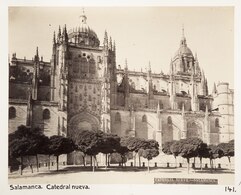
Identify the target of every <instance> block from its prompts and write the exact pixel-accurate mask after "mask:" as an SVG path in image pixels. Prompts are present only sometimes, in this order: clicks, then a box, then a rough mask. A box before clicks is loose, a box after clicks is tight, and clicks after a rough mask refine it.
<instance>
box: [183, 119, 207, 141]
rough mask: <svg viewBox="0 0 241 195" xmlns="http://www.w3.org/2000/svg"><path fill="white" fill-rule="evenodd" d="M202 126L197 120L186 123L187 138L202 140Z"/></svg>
mask: <svg viewBox="0 0 241 195" xmlns="http://www.w3.org/2000/svg"><path fill="white" fill-rule="evenodd" d="M202 129H203V125H202V124H201V123H200V122H199V121H197V120H190V121H188V122H187V138H190V137H198V138H200V139H203V133H202Z"/></svg>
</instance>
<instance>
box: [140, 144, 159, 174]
mask: <svg viewBox="0 0 241 195" xmlns="http://www.w3.org/2000/svg"><path fill="white" fill-rule="evenodd" d="M158 155H159V150H158V149H156V148H153V149H145V150H143V152H142V156H143V157H144V158H146V159H147V160H148V161H147V162H148V164H147V168H148V172H150V166H149V161H150V160H151V159H152V158H154V157H156V156H158Z"/></svg>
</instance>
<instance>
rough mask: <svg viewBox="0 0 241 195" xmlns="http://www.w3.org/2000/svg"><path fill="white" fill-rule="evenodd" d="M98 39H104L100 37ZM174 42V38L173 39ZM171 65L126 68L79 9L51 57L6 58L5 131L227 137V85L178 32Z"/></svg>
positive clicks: (230, 108)
mask: <svg viewBox="0 0 241 195" xmlns="http://www.w3.org/2000/svg"><path fill="white" fill-rule="evenodd" d="M101 42H102V43H103V44H101ZM178 44H179V45H178ZM177 46H178V47H179V48H178V50H177V51H176V53H175V55H174V56H173V57H172V59H171V60H170V65H169V66H170V71H169V72H168V73H167V74H165V73H163V72H161V73H158V74H157V73H153V72H152V69H151V65H150V64H149V68H147V70H146V71H140V72H138V71H131V70H129V69H128V63H127V60H126V63H125V64H124V65H122V67H123V68H122V67H121V66H120V65H119V66H117V65H116V55H118V54H117V53H116V45H115V42H114V41H112V39H111V37H108V34H107V32H105V35H104V38H103V41H100V40H99V38H98V36H97V34H96V33H95V31H94V30H93V29H92V28H90V27H89V25H88V24H87V17H86V15H85V14H84V13H83V14H82V15H81V16H80V22H79V26H77V27H75V28H72V29H70V30H67V28H66V26H64V27H63V28H59V30H58V32H57V33H56V34H55V33H54V35H53V44H52V57H51V60H50V62H45V61H43V58H42V57H40V54H39V51H38V48H37V49H36V54H35V56H34V57H33V58H32V59H26V58H22V59H21V58H18V57H17V55H16V53H13V54H12V58H11V60H10V61H9V133H11V132H13V131H15V130H16V129H17V127H18V126H19V125H27V126H30V127H33V128H34V127H39V128H40V129H41V130H42V131H43V132H44V134H46V135H47V136H52V135H63V136H68V137H74V136H75V134H76V133H77V132H78V131H82V130H93V131H94V130H102V131H104V132H107V133H113V134H117V135H119V136H136V137H139V138H145V139H155V140H157V141H158V143H159V145H160V146H162V144H163V143H165V142H167V141H172V140H179V139H184V138H189V137H198V138H201V139H202V140H203V141H204V142H206V143H207V144H218V143H220V142H228V141H230V140H232V139H234V102H233V97H234V91H233V90H232V89H230V88H229V84H228V83H225V82H219V83H217V85H216V84H214V86H213V89H212V91H210V90H208V80H207V78H206V77H205V74H204V71H202V69H201V66H200V64H199V61H198V57H197V55H196V54H195V55H193V53H192V51H191V49H190V48H189V47H188V42H187V40H186V37H185V36H184V33H183V34H182V37H181V40H180V43H177Z"/></svg>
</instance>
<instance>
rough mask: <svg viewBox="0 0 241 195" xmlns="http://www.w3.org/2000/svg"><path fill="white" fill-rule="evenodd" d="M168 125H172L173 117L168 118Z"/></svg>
mask: <svg viewBox="0 0 241 195" xmlns="http://www.w3.org/2000/svg"><path fill="white" fill-rule="evenodd" d="M167 124H168V125H171V124H172V117H170V116H169V117H167Z"/></svg>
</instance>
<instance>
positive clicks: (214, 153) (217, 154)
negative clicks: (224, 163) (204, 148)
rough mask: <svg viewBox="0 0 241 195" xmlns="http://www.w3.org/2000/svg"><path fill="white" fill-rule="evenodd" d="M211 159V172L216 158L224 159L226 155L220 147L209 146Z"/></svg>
mask: <svg viewBox="0 0 241 195" xmlns="http://www.w3.org/2000/svg"><path fill="white" fill-rule="evenodd" d="M208 148H209V159H210V167H211V172H212V171H213V160H214V159H216V158H221V157H223V155H224V153H223V150H222V149H220V148H219V147H218V146H215V145H209V146H208Z"/></svg>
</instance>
